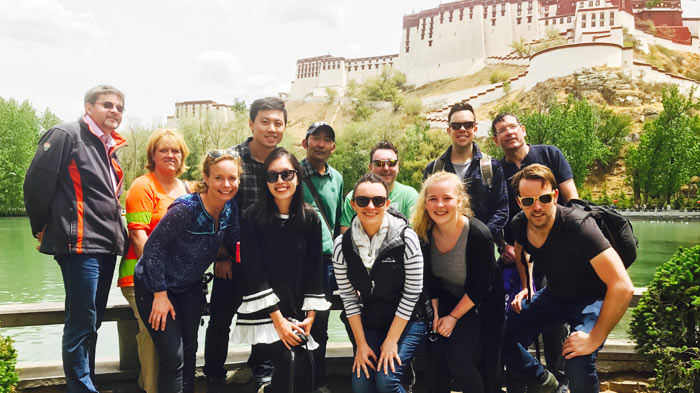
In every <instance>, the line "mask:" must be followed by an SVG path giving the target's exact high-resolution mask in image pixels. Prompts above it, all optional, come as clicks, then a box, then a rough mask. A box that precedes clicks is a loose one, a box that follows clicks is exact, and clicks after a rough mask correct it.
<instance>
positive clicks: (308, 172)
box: [299, 158, 333, 179]
mask: <svg viewBox="0 0 700 393" xmlns="http://www.w3.org/2000/svg"><path fill="white" fill-rule="evenodd" d="M325 165H326V169H325V170H324V171H323V174H320V173H318V172H316V170H315V169H314V168H313V167H312V166H311V163H310V162H309V160H307V159H306V158H304V159H303V160H301V162H300V163H299V166H301V171H302V172H303V173H304V177H308V178H309V179H310V178H311V176H312V175H313V174H314V173H315V174H316V175H317V176H329V177H333V176H332V175H331V171H329V170H328V163H325Z"/></svg>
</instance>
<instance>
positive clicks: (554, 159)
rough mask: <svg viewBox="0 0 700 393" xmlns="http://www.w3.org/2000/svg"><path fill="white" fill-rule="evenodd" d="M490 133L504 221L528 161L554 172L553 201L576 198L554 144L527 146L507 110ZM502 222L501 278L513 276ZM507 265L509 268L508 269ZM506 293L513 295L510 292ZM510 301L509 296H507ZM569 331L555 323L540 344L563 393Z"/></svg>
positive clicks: (541, 281)
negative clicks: (503, 187) (497, 155)
mask: <svg viewBox="0 0 700 393" xmlns="http://www.w3.org/2000/svg"><path fill="white" fill-rule="evenodd" d="M491 132H492V134H493V141H494V143H495V144H496V145H498V146H499V147H500V148H501V149H503V152H504V157H503V158H502V159H501V167H502V168H503V174H504V177H505V178H506V182H507V183H508V186H507V189H508V213H509V214H508V224H510V222H511V220H512V219H513V217H515V215H516V214H518V213H519V212H520V211H521V210H520V206H518V203H517V201H516V199H515V192H514V191H513V188H512V187H511V186H510V179H511V178H512V177H513V175H515V174H516V173H517V172H518V171H520V169H521V168H524V167H526V166H528V165H530V164H542V165H544V166H546V167H547V168H549V169H550V170H551V171H552V173H553V174H554V178H555V180H556V182H557V189H558V190H559V192H560V195H559V199H558V200H557V202H558V203H559V204H561V205H564V204H566V203H567V202H568V201H569V200H570V199H572V198H578V192H577V191H576V185H575V184H574V175H573V172H572V170H571V165H569V162H568V161H567V160H566V158H565V157H564V154H562V152H561V150H559V149H558V148H557V147H556V146H551V145H530V144H528V143H525V136H526V135H527V133H526V130H525V126H524V125H523V124H521V123H520V121H519V120H518V118H517V117H516V116H515V115H514V114H512V113H509V112H502V113H500V114H498V115H497V116H496V117H495V118H494V119H493V122H492V123H491ZM508 224H506V226H505V228H503V230H504V238H505V241H506V242H505V244H503V245H501V246H499V252H500V254H501V258H500V260H499V261H500V262H501V263H502V265H503V267H504V268H505V269H507V270H505V274H504V276H505V277H510V278H512V277H514V276H515V275H514V274H513V273H514V271H509V270H514V269H515V267H514V266H513V262H514V261H515V253H514V252H513V243H514V240H513V233H512V232H511V230H510V225H508ZM509 267H510V268H509ZM533 281H534V283H535V288H541V287H543V286H544V285H545V277H544V274H543V273H542V269H540V268H539V266H538V267H536V268H535V271H534V272H533ZM519 287H520V283H519V282H517V280H513V279H511V288H513V289H515V288H519ZM507 293H509V294H511V296H512V294H513V292H512V291H508V292H507ZM510 300H512V299H510ZM568 334H569V329H568V328H567V326H566V325H565V324H562V325H560V326H555V327H553V328H552V329H551V330H548V331H543V332H542V342H543V344H544V348H543V349H544V358H545V360H546V361H547V369H548V370H549V371H551V372H552V373H554V376H555V377H557V380H558V381H559V389H558V390H557V392H566V390H567V386H568V384H569V381H568V380H567V378H566V375H565V374H564V357H563V356H561V348H562V345H563V343H564V340H565V339H566V337H567V336H568ZM507 376H508V378H507V379H508V381H507V385H508V390H509V392H512V393H518V392H521V391H524V390H522V389H524V388H523V387H520V388H518V387H517V386H516V385H517V384H519V382H517V381H514V380H513V378H512V376H511V375H510V374H507Z"/></svg>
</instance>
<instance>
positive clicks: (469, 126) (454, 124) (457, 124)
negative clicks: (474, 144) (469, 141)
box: [450, 121, 476, 131]
mask: <svg viewBox="0 0 700 393" xmlns="http://www.w3.org/2000/svg"><path fill="white" fill-rule="evenodd" d="M474 124H476V122H473V121H465V122H462V123H460V122H456V121H455V122H452V123H450V128H451V129H453V130H454V131H458V130H460V129H461V128H462V127H464V129H465V130H471V129H472V128H474Z"/></svg>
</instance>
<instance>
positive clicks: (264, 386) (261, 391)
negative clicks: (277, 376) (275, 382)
mask: <svg viewBox="0 0 700 393" xmlns="http://www.w3.org/2000/svg"><path fill="white" fill-rule="evenodd" d="M267 386H270V383H269V382H265V383H263V384H262V385H260V388H259V389H258V393H265V388H266V387H267Z"/></svg>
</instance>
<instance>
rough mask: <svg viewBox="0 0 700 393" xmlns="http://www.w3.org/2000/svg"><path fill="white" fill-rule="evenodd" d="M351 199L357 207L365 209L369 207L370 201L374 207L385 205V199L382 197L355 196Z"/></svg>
mask: <svg viewBox="0 0 700 393" xmlns="http://www.w3.org/2000/svg"><path fill="white" fill-rule="evenodd" d="M353 199H354V200H355V204H357V206H359V207H367V206H368V205H369V201H372V204H373V205H374V207H382V206H384V204H385V203H386V197H384V196H374V197H366V196H356V197H354V198H353Z"/></svg>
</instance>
